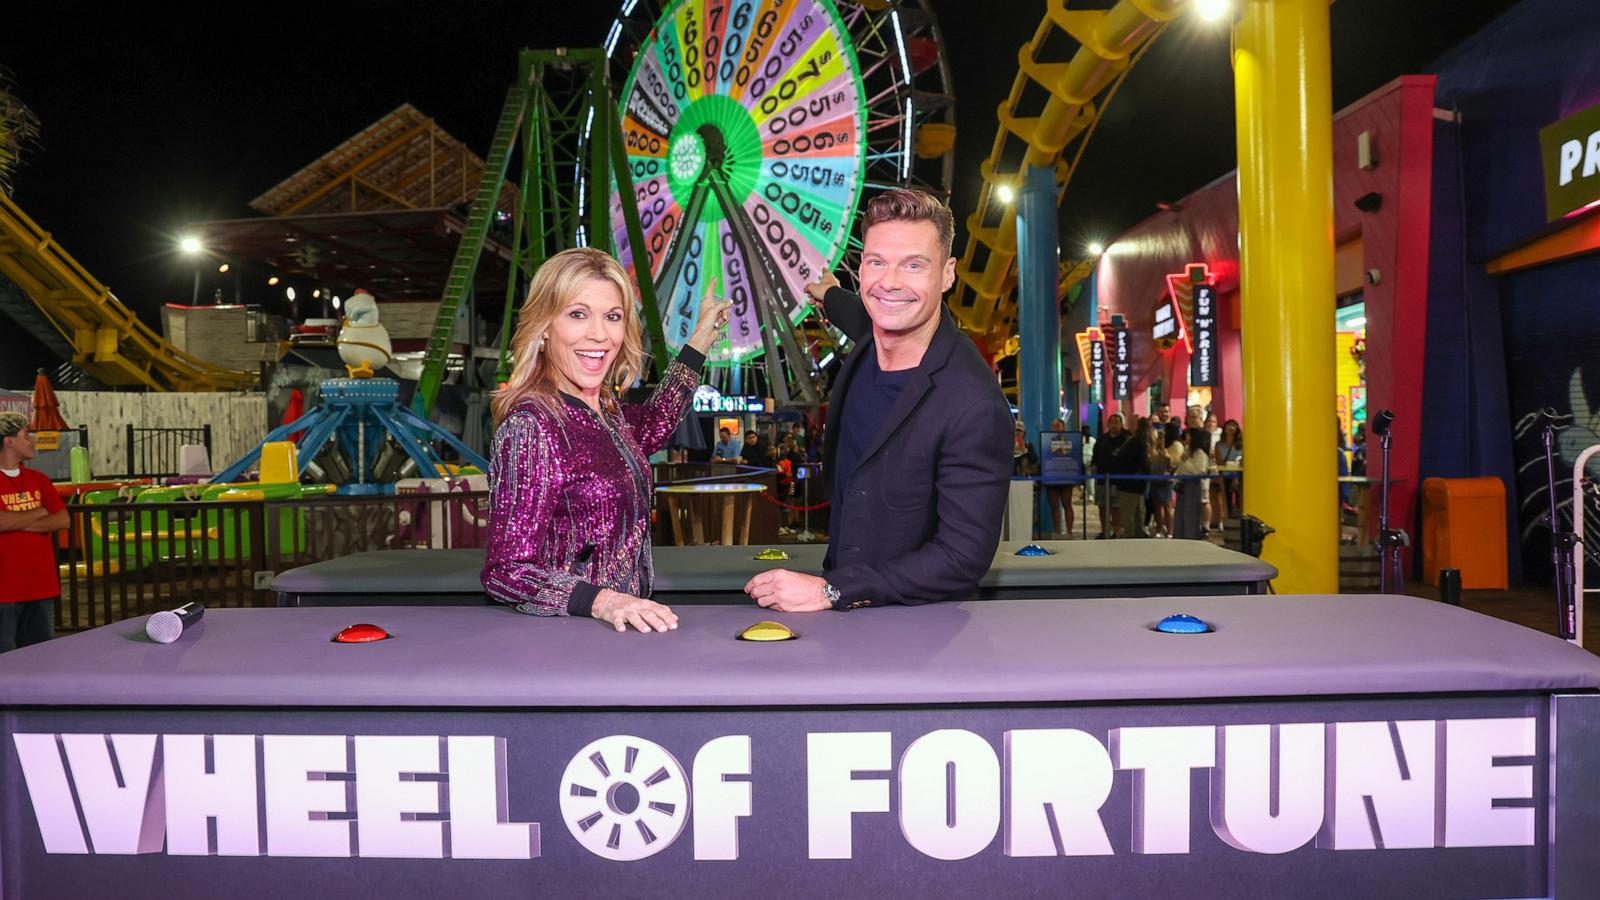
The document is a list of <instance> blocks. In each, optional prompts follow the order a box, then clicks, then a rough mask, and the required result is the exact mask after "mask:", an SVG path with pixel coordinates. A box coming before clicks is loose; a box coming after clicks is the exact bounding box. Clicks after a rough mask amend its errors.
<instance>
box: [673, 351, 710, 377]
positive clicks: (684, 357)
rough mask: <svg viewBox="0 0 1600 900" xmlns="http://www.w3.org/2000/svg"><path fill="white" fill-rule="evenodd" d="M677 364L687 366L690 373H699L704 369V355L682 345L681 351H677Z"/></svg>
mask: <svg viewBox="0 0 1600 900" xmlns="http://www.w3.org/2000/svg"><path fill="white" fill-rule="evenodd" d="M678 362H681V363H683V364H684V365H685V366H688V367H689V371H691V372H699V371H700V370H701V369H703V368H705V364H706V355H705V354H704V353H701V352H700V351H699V350H696V349H695V348H693V347H691V346H689V345H688V344H684V345H683V349H682V350H679V351H678Z"/></svg>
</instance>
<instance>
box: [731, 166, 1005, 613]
mask: <svg viewBox="0 0 1600 900" xmlns="http://www.w3.org/2000/svg"><path fill="white" fill-rule="evenodd" d="M954 235H955V223H954V220H953V219H952V218H951V215H950V210H949V209H948V208H947V207H946V206H945V205H944V204H943V203H941V202H940V201H939V200H937V199H936V198H934V197H933V196H931V195H929V194H926V193H923V192H921V191H911V190H899V191H889V192H887V193H884V194H880V195H879V196H877V197H875V198H873V200H872V202H871V203H869V204H868V205H867V209H866V213H865V215H864V216H863V220H862V243H863V247H862V252H861V270H860V272H859V273H858V280H859V282H860V285H861V294H860V296H859V297H857V296H855V295H852V294H850V293H849V292H847V291H843V290H840V289H838V287H837V285H838V282H837V281H834V280H832V276H831V275H825V276H824V277H823V279H822V280H821V281H820V282H819V283H818V284H816V285H811V286H808V288H807V291H808V292H810V293H812V296H813V297H815V296H817V295H818V294H822V295H823V299H824V303H825V305H826V309H827V312H828V316H829V319H830V320H831V321H832V322H833V324H834V325H835V326H837V327H839V328H840V329H841V330H843V331H844V333H845V334H846V335H847V336H849V337H850V338H851V339H852V340H855V341H856V342H857V343H856V346H855V349H854V350H852V351H851V352H850V354H849V355H848V356H847V357H846V358H845V361H844V364H843V367H842V368H841V369H840V372H839V375H838V377H837V379H836V380H835V382H834V386H833V390H832V392H831V394H830V395H829V410H830V416H831V418H830V421H829V423H828V427H827V429H826V435H825V438H824V442H823V443H824V446H823V459H824V461H825V463H826V465H825V470H824V471H825V477H826V479H827V480H826V482H825V484H824V486H825V488H826V489H827V491H828V493H829V496H830V498H831V501H832V503H831V507H830V514H829V522H830V524H829V529H828V554H827V557H826V559H825V561H824V563H823V569H824V570H825V574H824V575H823V576H822V577H818V576H815V575H806V574H802V573H799V572H791V571H788V570H786V569H775V570H772V571H769V572H763V573H761V574H760V575H757V576H756V577H754V578H752V579H750V582H749V583H748V584H747V585H746V586H745V591H746V592H747V593H749V594H750V596H751V597H752V598H754V599H755V601H756V602H757V603H759V604H761V605H762V606H766V607H772V608H774V609H778V610H781V611H783V612H805V611H811V610H822V609H830V608H831V609H840V610H843V609H856V608H859V607H863V606H874V605H881V604H886V603H907V604H918V603H927V602H931V601H937V600H968V599H972V598H974V597H976V596H977V592H978V580H979V579H980V578H982V577H983V575H984V573H985V572H987V571H988V569H989V565H990V563H991V562H992V561H993V559H994V551H995V548H996V547H997V546H998V544H999V541H1000V521H1001V518H1002V516H1003V514H1004V512H1005V503H1006V491H1007V488H1008V487H1009V484H1010V476H1011V459H1010V456H1009V454H1007V453H1006V452H1005V448H1006V447H1007V446H1008V445H1009V444H1010V435H1011V412H1010V407H1009V406H1008V405H1007V404H1006V400H1005V397H1004V395H1002V394H1001V393H1000V386H999V384H998V383H997V381H996V379H995V376H994V372H993V371H992V370H991V369H990V368H989V365H988V363H986V362H985V361H984V359H983V357H982V356H981V355H979V353H978V349H977V347H975V346H974V345H973V343H972V341H971V340H969V339H968V338H966V337H965V336H964V335H962V334H961V332H960V330H959V329H958V328H957V327H956V323H955V319H953V318H952V317H951V316H950V314H949V312H948V311H946V310H945V308H944V301H943V294H944V292H945V291H947V290H949V289H950V287H951V286H952V285H953V284H954V283H955V269H956V261H955V258H954V257H952V256H951V254H950V249H951V243H952V241H953V239H954Z"/></svg>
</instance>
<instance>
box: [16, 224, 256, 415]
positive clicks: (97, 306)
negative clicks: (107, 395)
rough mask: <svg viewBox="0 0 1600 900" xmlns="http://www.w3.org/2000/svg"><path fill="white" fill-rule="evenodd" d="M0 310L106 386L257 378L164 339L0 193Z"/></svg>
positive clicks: (229, 383) (240, 384)
mask: <svg viewBox="0 0 1600 900" xmlns="http://www.w3.org/2000/svg"><path fill="white" fill-rule="evenodd" d="M25 300H26V301H32V302H31V304H29V303H27V302H25ZM30 306H31V307H32V308H29V307H30ZM0 310H4V311H6V312H8V313H10V314H11V316H12V318H13V319H15V320H16V322H17V324H18V325H20V326H22V328H23V329H25V330H26V331H28V332H30V333H31V334H32V335H33V336H34V337H35V338H36V339H38V340H39V341H40V342H41V343H43V344H44V345H45V346H46V347H48V348H50V349H52V350H54V351H56V352H57V353H59V354H61V355H62V356H63V357H65V358H66V359H68V360H69V361H70V362H72V363H73V364H75V365H77V366H78V367H79V368H81V369H83V370H84V371H85V372H86V373H88V374H89V375H91V376H93V377H94V378H96V379H98V380H99V381H101V382H103V383H104V384H106V385H109V386H112V387H123V386H128V387H144V388H146V389H149V390H152V391H242V390H246V389H248V388H251V387H254V386H255V385H256V383H257V382H258V380H259V378H258V376H257V374H256V373H255V372H242V371H236V370H233V369H223V368H219V367H217V366H214V365H212V364H210V363H208V362H206V361H204V360H202V359H198V358H196V357H193V356H190V355H189V354H187V353H184V352H183V351H182V350H179V349H178V348H176V347H174V346H173V345H171V344H169V343H167V341H166V340H165V339H164V338H162V337H161V335H159V334H157V333H156V332H155V331H154V330H152V329H151V328H150V327H149V326H147V325H145V324H144V323H143V322H141V321H139V317H138V316H137V315H135V314H134V313H133V311H132V310H130V309H128V308H127V307H126V306H124V305H122V302H121V301H120V300H118V299H117V298H116V296H115V295H114V294H112V293H111V290H110V289H109V288H107V287H106V286H105V285H103V284H101V283H100V282H99V281H97V280H95V277H94V276H93V275H90V274H89V272H88V270H87V269H85V268H84V267H83V266H81V265H79V264H78V261H77V260H75V259H73V258H72V255H71V254H69V253H67V251H65V250H63V249H62V248H61V246H60V245H59V244H57V243H56V242H55V240H54V239H52V238H51V237H50V234H49V232H47V231H45V230H44V229H42V228H40V227H39V226H38V225H37V224H35V223H34V221H33V220H32V219H30V218H28V216H27V214H25V213H24V212H23V211H22V210H21V209H20V208H18V207H17V205H16V204H15V203H13V202H12V200H11V198H10V197H7V196H6V195H4V194H0Z"/></svg>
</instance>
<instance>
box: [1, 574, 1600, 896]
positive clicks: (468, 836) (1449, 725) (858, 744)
mask: <svg viewBox="0 0 1600 900" xmlns="http://www.w3.org/2000/svg"><path fill="white" fill-rule="evenodd" d="M426 572H427V569H426V568H425V567H424V568H419V569H415V570H413V571H412V573H411V577H412V578H420V577H422V576H423V575H424V574H426ZM1180 611H1183V612H1189V613H1192V614H1195V615H1199V616H1201V617H1204V618H1206V619H1208V620H1210V621H1211V622H1212V623H1213V624H1214V625H1215V626H1216V631H1215V632H1214V633H1210V634H1201V635H1181V636H1180V635H1165V634H1160V633H1157V632H1154V631H1151V630H1150V627H1149V626H1150V625H1151V624H1152V623H1154V622H1156V621H1157V620H1159V619H1160V618H1162V617H1163V616H1165V615H1168V614H1171V613H1174V612H1180ZM678 612H679V616H680V621H681V623H682V624H681V627H680V628H678V629H677V630H675V631H672V632H669V633H666V634H638V633H635V632H630V633H627V634H618V633H616V632H615V631H613V630H611V629H610V628H609V627H607V626H606V625H604V624H603V623H600V622H596V621H594V620H593V619H587V618H576V619H574V618H566V617H554V618H551V617H536V616H526V615H521V614H518V613H516V612H513V611H511V610H507V609H503V608H499V607H492V606H478V607H455V608H448V607H442V606H431V607H430V606H392V605H391V606H378V607H373V606H367V607H344V608H331V607H330V608H290V609H213V610H210V611H208V612H207V613H206V615H205V618H204V619H203V620H202V621H201V622H199V623H198V624H197V625H195V626H194V627H193V628H191V629H190V630H189V631H188V632H187V633H185V634H183V635H182V636H181V637H180V638H178V640H177V642H175V643H172V644H155V643H151V642H150V641H149V640H147V639H146V638H145V636H144V622H145V620H144V619H142V618H140V619H132V620H129V621H125V622H120V623H117V624H114V625H108V626H105V627H102V628H98V629H95V630H93V631H88V632H84V633H82V634H76V635H71V636H67V637H63V638H59V639H57V640H53V641H49V642H46V643H44V644H39V645H35V646H31V647H25V648H23V649H21V650H17V651H14V652H10V653H5V654H0V797H3V798H5V800H4V802H0V894H3V895H4V896H6V897H102V896H109V894H108V893H107V892H108V888H107V886H108V885H114V886H115V887H116V890H115V891H114V892H113V893H114V894H115V896H117V897H118V898H119V900H122V898H127V900H144V898H149V900H157V898H159V900H201V898H211V897H219V896H226V897H230V898H234V900H248V898H256V897H262V898H266V897H297V898H304V900H314V898H324V897H326V898H344V897H350V896H361V897H382V898H384V900H408V898H418V900H433V898H436V897H437V896H438V895H439V891H440V886H441V885H448V886H449V892H450V893H451V895H452V896H457V897H463V898H466V897H509V896H517V897H524V896H540V897H543V896H551V897H608V898H609V897H618V898H622V897H640V898H644V897H700V896H716V897H750V896H773V897H784V898H790V897H796V898H827V900H833V898H838V897H856V896H863V897H864V896H872V897H882V898H901V897H905V898H918V900H921V898H928V897H1003V898H1007V900H1021V898H1032V897H1037V898H1053V897H1059V896H1062V892H1063V890H1064V888H1063V885H1070V887H1071V892H1072V893H1073V895H1075V896H1077V895H1082V896H1094V897H1185V898H1194V900H1213V898H1229V900H1232V898H1237V897H1264V896H1272V897H1339V898H1342V897H1363V898H1397V900H1399V898H1404V900H1415V898H1434V897H1439V898H1444V897H1551V896H1554V897H1561V898H1565V897H1594V896H1600V893H1597V890H1596V888H1597V887H1600V854H1596V853H1595V852H1594V849H1593V848H1594V846H1595V844H1596V843H1597V842H1600V821H1597V819H1596V818H1595V816H1594V815H1593V810H1595V809H1597V808H1600V764H1597V762H1596V757H1595V754H1594V750H1593V748H1594V747H1595V746H1596V744H1597V742H1600V694H1597V693H1595V691H1596V689H1600V659H1597V658H1596V657H1594V656H1591V655H1590V654H1588V653H1585V652H1584V651H1582V650H1580V649H1578V648H1575V647H1572V646H1570V645H1568V644H1566V643H1564V642H1562V641H1559V640H1557V639H1555V638H1553V637H1549V636H1547V635H1543V634H1539V633H1537V632H1534V631H1531V630H1528V629H1525V628H1522V627H1519V626H1516V625H1511V624H1508V623H1506V622H1502V621H1499V620H1496V619H1491V618H1488V617H1485V616H1481V615H1478V614H1476V613H1472V612H1468V611H1465V610H1462V609H1460V608H1457V607H1452V606H1447V605H1443V604H1439V603H1434V602H1430V601H1426V600H1420V599H1416V598H1411V597H1392V596H1374V595H1353V596H1306V597H1291V596H1275V597H1273V596H1232V597H1221V596H1211V597H1196V596H1190V597H1180V598H1149V597H1132V598H1116V599H1100V600H1096V599H1087V600H1027V601H974V602H969V603H947V604H933V605H930V606H921V607H886V608H883V609H865V610H859V611H853V612H849V613H837V614H836V613H811V614H788V615H785V614H776V613H771V612H769V611H765V610H759V609H755V608H750V607H737V606H726V605H720V606H719V605H700V606H694V605H689V606H684V607H683V608H681V609H680V610H679V611H678ZM767 618H771V619H779V620H782V621H783V622H785V623H787V624H789V625H790V627H792V628H793V629H794V630H795V631H796V632H797V633H798V634H799V635H800V637H799V639H798V640H792V641H784V642H774V643H755V642H745V641H739V640H736V639H735V635H736V634H737V633H738V632H739V631H740V630H741V629H743V628H744V627H746V626H748V625H750V624H752V623H754V622H755V621H757V620H759V619H767ZM354 622H372V623H376V624H379V625H381V626H383V627H384V628H386V629H387V630H388V631H389V632H390V634H391V635H392V638H391V639H389V640H385V641H380V642H377V643H370V644H353V645H346V644H334V643H331V642H330V640H329V639H330V637H331V636H332V635H333V634H334V633H335V632H336V631H338V630H339V629H340V628H342V627H344V626H346V625H349V624H351V623H354ZM893 797H898V798H899V800H898V802H897V803H894V802H892V800H891V798H893ZM1269 797H1270V798H1272V799H1271V800H1270V801H1269ZM1241 798H1242V799H1241ZM1269 803H1271V804H1277V808H1276V809H1274V808H1272V807H1270V806H1269ZM1363 803H1365V804H1366V806H1365V810H1364V811H1365V813H1366V814H1365V815H1363V814H1362V812H1363V806H1362V804H1363ZM1280 811H1281V812H1280ZM691 822H692V825H693V827H689V825H690V824H691ZM1326 832H1332V833H1333V837H1332V838H1331V840H1332V841H1333V842H1334V843H1333V844H1332V845H1330V844H1329V843H1328V841H1329V838H1327V837H1325V836H1323V835H1324V834H1325V833H1326ZM352 886H355V887H354V888H352Z"/></svg>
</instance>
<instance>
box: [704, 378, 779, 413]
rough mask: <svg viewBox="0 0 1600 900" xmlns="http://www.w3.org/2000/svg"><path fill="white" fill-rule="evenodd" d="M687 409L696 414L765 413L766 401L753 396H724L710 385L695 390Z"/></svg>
mask: <svg viewBox="0 0 1600 900" xmlns="http://www.w3.org/2000/svg"><path fill="white" fill-rule="evenodd" d="M689 407H690V408H691V409H693V410H694V411H695V412H697V413H712V414H716V415H722V414H726V413H732V414H734V415H742V414H744V413H763V412H766V411H767V401H766V400H765V399H763V398H761V397H756V396H754V395H724V394H723V393H722V392H721V391H719V390H717V389H716V388H714V387H712V386H711V385H709V384H702V385H700V386H699V387H698V388H696V389H695V392H694V399H693V400H691V401H690V402H689Z"/></svg>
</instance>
